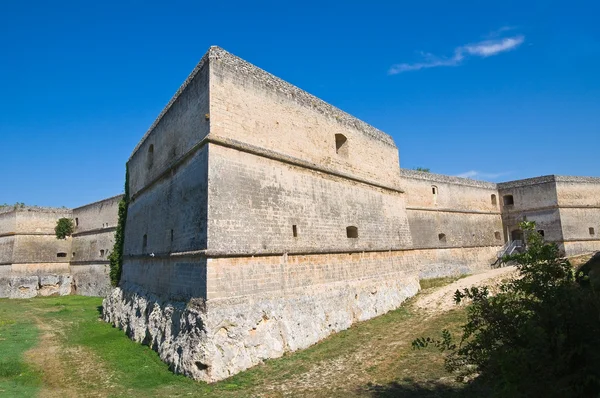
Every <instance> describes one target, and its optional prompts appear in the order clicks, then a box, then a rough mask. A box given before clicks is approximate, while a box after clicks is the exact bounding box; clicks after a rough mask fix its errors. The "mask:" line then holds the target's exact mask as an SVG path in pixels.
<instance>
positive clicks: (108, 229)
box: [72, 227, 117, 238]
mask: <svg viewBox="0 0 600 398" xmlns="http://www.w3.org/2000/svg"><path fill="white" fill-rule="evenodd" d="M116 230H117V227H104V228H96V229H90V230H87V231H81V232H76V233H74V234H73V235H72V236H73V238H76V237H78V236H85V235H95V234H101V233H105V232H115V231H116Z"/></svg>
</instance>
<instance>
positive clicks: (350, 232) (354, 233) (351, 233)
mask: <svg viewBox="0 0 600 398" xmlns="http://www.w3.org/2000/svg"><path fill="white" fill-rule="evenodd" d="M346 236H347V237H348V238H352V239H356V238H358V228H356V227H354V226H350V227H346Z"/></svg>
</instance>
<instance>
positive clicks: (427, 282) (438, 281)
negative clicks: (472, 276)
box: [419, 275, 469, 290]
mask: <svg viewBox="0 0 600 398" xmlns="http://www.w3.org/2000/svg"><path fill="white" fill-rule="evenodd" d="M467 276H469V275H457V276H446V277H442V278H429V279H421V280H420V281H419V283H420V284H421V289H423V290H425V289H432V288H436V287H442V286H446V285H449V284H451V283H452V282H455V281H457V280H459V279H462V278H466V277H467Z"/></svg>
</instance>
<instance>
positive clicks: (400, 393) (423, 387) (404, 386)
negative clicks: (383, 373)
mask: <svg viewBox="0 0 600 398" xmlns="http://www.w3.org/2000/svg"><path fill="white" fill-rule="evenodd" d="M365 390H366V392H367V394H368V395H369V396H371V397H373V398H392V397H403V398H404V397H406V398H455V397H461V398H463V397H464V398H470V397H473V398H474V397H487V396H489V393H490V391H489V389H487V388H485V386H484V385H482V384H481V383H477V382H476V381H474V382H472V383H471V384H463V385H454V386H453V385H449V384H446V383H441V382H418V381H414V380H404V381H402V382H401V383H399V382H393V383H389V384H385V385H370V386H367V387H366V389H365Z"/></svg>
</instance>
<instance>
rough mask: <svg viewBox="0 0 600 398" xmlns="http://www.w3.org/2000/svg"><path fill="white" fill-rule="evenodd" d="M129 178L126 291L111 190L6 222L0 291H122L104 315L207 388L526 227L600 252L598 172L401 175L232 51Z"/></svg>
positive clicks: (412, 289)
mask: <svg viewBox="0 0 600 398" xmlns="http://www.w3.org/2000/svg"><path fill="white" fill-rule="evenodd" d="M128 171H129V186H128V188H129V193H130V202H129V206H128V216H127V223H126V229H125V247H124V264H123V274H122V278H121V282H120V285H119V287H118V288H116V289H110V287H109V285H108V277H107V260H106V256H107V254H108V252H109V251H110V250H112V239H113V234H114V227H115V225H116V222H117V202H118V200H119V199H120V198H119V197H115V198H111V199H107V200H105V201H101V202H98V203H94V204H91V205H88V206H84V207H81V208H79V209H74V210H64V209H28V208H26V209H17V210H13V211H9V212H5V213H2V214H0V283H1V284H2V286H0V295H1V296H10V297H23V296H25V295H27V296H31V295H34V294H39V295H45V294H68V293H76V294H91V295H105V294H108V295H107V298H106V299H105V301H104V318H105V320H107V321H108V322H111V323H112V324H114V325H115V326H117V327H120V328H122V329H123V330H124V331H125V332H126V333H127V334H128V335H129V336H130V337H131V338H132V339H134V340H136V341H139V342H143V343H144V344H148V345H149V346H150V347H152V348H153V349H154V350H156V351H157V352H158V353H159V355H160V357H161V358H162V359H163V360H164V361H165V362H167V363H168V364H169V365H170V366H171V368H172V369H173V370H174V371H176V372H178V373H183V374H186V375H188V376H190V377H193V378H195V379H198V380H204V381H209V382H210V381H216V380H220V379H223V378H227V377H229V376H231V375H233V374H235V373H237V372H240V371H242V370H244V369H247V368H249V367H251V366H253V365H256V364H258V363H260V362H261V361H262V360H264V359H267V358H275V357H279V356H281V355H283V354H284V353H285V352H287V351H294V350H298V349H303V348H306V347H308V346H310V345H312V344H314V343H316V342H318V341H319V340H321V339H323V338H325V337H327V336H328V335H330V334H332V333H335V332H338V331H341V330H344V329H347V328H348V327H350V326H351V325H352V324H353V323H354V322H357V321H362V320H366V319H370V318H372V317H375V316H377V315H381V314H383V313H385V312H387V311H390V310H392V309H394V308H397V307H398V306H399V305H400V304H401V303H402V302H403V301H404V300H406V299H407V298H409V297H411V296H413V295H414V294H416V293H417V291H418V290H419V280H420V279H422V278H431V277H439V276H446V275H453V274H462V273H468V272H474V271H478V270H484V269H486V268H489V267H490V264H491V263H493V262H495V260H496V259H497V256H498V253H502V252H506V250H510V249H511V248H514V247H515V244H516V243H518V242H520V241H521V240H522V232H521V231H520V230H519V227H518V224H519V222H520V221H522V220H523V219H527V220H529V221H536V223H537V227H538V229H539V231H540V233H542V234H543V235H544V237H545V239H546V240H547V241H551V242H556V243H557V244H558V245H559V246H560V247H561V248H562V250H563V251H564V252H565V254H567V255H576V254H582V253H587V252H593V251H597V250H600V237H598V235H597V234H598V233H600V231H598V230H599V228H600V178H587V177H559V176H545V177H539V178H533V179H526V180H521V181H513V182H508V183H502V184H494V183H488V182H482V181H475V180H470V179H464V178H457V177H449V176H444V175H438V174H433V173H424V172H417V171H412V170H404V169H400V168H399V155H398V149H397V147H396V145H395V144H394V142H393V140H392V138H391V137H390V136H388V135H386V134H385V133H383V132H381V131H379V130H377V129H375V128H373V127H371V126H369V125H367V124H366V123H364V122H362V121H360V120H358V119H356V118H354V117H352V116H350V115H348V114H346V113H344V112H342V111H340V110H339V109H337V108H334V107H333V106H331V105H329V104H327V103H325V102H323V101H322V100H320V99H318V98H316V97H314V96H312V95H310V94H308V93H306V92H304V91H302V90H300V89H298V88H297V87H294V86H292V85H291V84H289V83H286V82H284V81H282V80H280V79H278V78H276V77H275V76H273V75H271V74H269V73H267V72H265V71H263V70H261V69H259V68H257V67H255V66H253V65H251V64H249V63H247V62H245V61H243V60H241V59H240V58H237V57H235V56H233V55H231V54H229V53H227V52H226V51H224V50H222V49H220V48H218V47H211V48H210V49H209V51H208V53H207V54H206V55H205V56H204V57H203V58H202V60H201V61H200V63H199V64H198V65H197V67H196V68H195V69H194V70H193V71H192V73H191V75H190V76H189V77H188V79H187V80H186V81H185V82H184V84H183V85H182V86H181V88H180V89H179V90H178V92H177V93H176V94H175V96H174V97H173V99H172V100H171V101H170V102H169V104H168V105H167V107H166V108H165V109H164V110H163V112H162V113H161V114H160V115H159V117H158V118H157V120H156V121H155V123H154V124H153V125H152V126H151V128H150V129H149V131H148V132H147V133H146V135H145V136H144V137H143V138H142V140H141V142H140V143H139V144H138V146H137V147H136V148H135V150H134V152H133V154H132V156H131V158H130V159H129V161H128ZM64 216H66V217H71V218H74V219H75V220H76V224H77V230H76V232H75V234H74V235H73V237H72V238H70V239H68V240H67V241H58V240H56V239H55V238H54V231H53V228H54V225H55V224H56V220H57V218H59V217H64ZM64 254H66V255H64ZM53 282H56V283H53ZM25 292H26V293H25Z"/></svg>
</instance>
